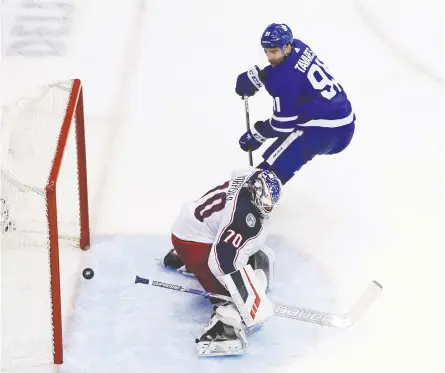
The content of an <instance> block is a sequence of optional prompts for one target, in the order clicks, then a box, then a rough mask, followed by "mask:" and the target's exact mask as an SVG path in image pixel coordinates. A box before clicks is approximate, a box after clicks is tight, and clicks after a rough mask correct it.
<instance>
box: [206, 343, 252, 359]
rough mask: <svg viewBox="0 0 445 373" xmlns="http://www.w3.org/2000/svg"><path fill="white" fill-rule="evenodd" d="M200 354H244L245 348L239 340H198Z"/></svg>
mask: <svg viewBox="0 0 445 373" xmlns="http://www.w3.org/2000/svg"><path fill="white" fill-rule="evenodd" d="M197 350H198V356H231V355H244V354H245V353H246V350H245V348H244V347H243V345H242V344H241V341H239V340H233V341H209V342H207V341H204V342H198V346H197Z"/></svg>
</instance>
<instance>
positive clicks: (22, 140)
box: [0, 79, 90, 365]
mask: <svg viewBox="0 0 445 373" xmlns="http://www.w3.org/2000/svg"><path fill="white" fill-rule="evenodd" d="M73 122H74V123H73ZM84 124H85V123H84V111H83V90H82V84H81V81H80V80H79V79H73V80H69V81H66V82H57V83H54V84H50V85H46V86H44V87H43V88H39V90H38V93H37V94H35V95H34V96H31V97H29V96H26V97H22V98H21V99H20V100H19V101H17V103H16V105H12V109H11V110H10V109H9V108H7V109H6V111H5V112H4V115H3V120H2V132H3V136H2V137H4V138H6V139H7V140H6V142H5V143H4V144H2V145H3V149H2V164H1V171H2V172H1V195H0V197H1V200H0V203H1V206H0V208H1V223H0V230H1V247H2V298H3V299H2V303H3V306H2V318H3V320H2V324H3V328H2V330H3V332H2V334H4V335H2V339H3V346H2V355H3V356H2V360H3V361H5V360H7V359H10V361H11V363H10V364H11V365H14V363H13V362H12V361H14V359H16V360H18V361H19V362H22V363H23V362H25V363H30V364H39V363H54V364H62V362H63V341H62V322H63V321H62V294H61V268H60V264H61V263H60V260H59V259H60V249H61V248H62V247H63V246H69V247H70V249H71V250H76V251H78V250H79V248H80V249H82V250H86V249H87V248H88V247H89V244H90V231H89V217H88V190H87V168H86V167H87V166H86V146H85V126H84ZM73 132H75V136H74V135H73ZM8 135H9V136H8ZM61 171H62V172H61ZM61 175H63V178H60V177H59V176H61ZM61 179H62V180H61ZM59 191H60V193H59ZM76 194H77V195H76ZM66 227H68V228H66ZM39 250H40V254H38V255H40V258H42V257H43V259H40V262H37V261H35V259H34V258H35V256H34V255H37V254H36V252H39ZM76 255H78V254H76ZM11 258H13V260H15V261H13V260H12V259H11ZM17 258H20V259H18V260H20V261H22V262H21V263H20V266H19V267H17V264H18V263H19V262H17ZM34 261H35V262H34ZM29 262H31V263H29ZM22 264H23V265H22ZM40 265H41V267H45V269H44V270H43V269H41V270H39V271H40V272H39V274H40V277H41V278H40V279H37V278H36V276H35V275H34V274H33V275H31V273H34V271H35V267H38V266H40ZM11 266H13V267H16V268H15V269H11V268H10V267H11ZM14 271H15V272H14ZM20 271H23V272H22V273H20ZM48 272H49V273H48ZM62 272H63V267H62ZM8 273H9V278H8V277H7V276H8ZM43 273H44V274H43ZM3 275H5V277H4V276H3ZM26 276H28V280H25V281H27V282H25V284H24V285H22V287H21V288H20V289H19V290H20V291H23V290H24V289H26V290H28V292H27V293H26V292H25V296H23V295H22V294H23V293H18V295H16V294H17V293H16V292H15V290H12V287H13V286H16V283H17V279H19V280H22V279H23V278H24V277H26ZM43 277H46V278H44V279H43ZM8 281H9V283H8ZM43 282H45V285H44V286H43V288H44V291H43V290H40V289H39V291H37V293H38V294H35V293H31V292H30V291H29V288H30V287H32V286H34V285H35V284H37V283H43ZM11 284H12V285H11ZM30 284H31V285H30ZM8 285H11V286H9V287H8ZM48 290H49V296H48ZM8 292H9V293H10V297H9V298H8V297H5V293H6V294H7V293H8ZM18 298H20V299H23V298H33V301H35V300H36V299H38V301H37V303H38V304H39V305H40V304H41V303H43V300H42V298H45V303H48V302H50V305H49V306H48V305H45V313H47V314H48V316H45V317H46V319H45V320H39V319H38V315H39V311H37V310H35V309H34V308H33V307H34V305H32V304H31V300H28V301H26V300H24V301H23V302H22V305H23V304H24V305H25V306H24V307H25V308H29V307H32V309H27V310H25V313H26V312H29V313H31V315H30V316H29V317H30V318H31V319H32V318H33V317H35V318H36V320H32V323H34V324H35V323H42V321H43V323H45V324H46V321H49V323H50V325H45V326H42V327H41V328H43V329H45V336H44V337H42V336H41V335H40V336H35V337H34V336H32V335H30V334H31V333H30V331H29V330H21V331H19V330H14V329H13V328H12V327H10V331H9V334H10V335H9V337H10V338H9V339H8V335H6V333H7V329H8V325H9V323H10V321H11V320H8V319H4V317H7V316H8V315H6V316H5V313H7V314H9V316H10V319H14V318H16V312H20V310H18V309H16V308H17V307H14V306H12V305H11V306H10V309H9V312H5V309H6V307H8V306H7V305H8V302H10V301H18V300H17V299H18ZM27 302H28V303H27ZM5 305H6V306H5ZM19 308H20V307H19ZM36 308H38V307H36ZM22 312H23V311H22ZM34 312H36V313H35V314H33V313H34ZM17 317H18V316H17ZM22 321H23V320H22ZM17 322H18V321H17ZM18 325H19V326H18V329H26V326H25V325H24V324H23V325H22V322H18ZM39 330H40V329H39ZM19 334H20V335H21V336H20V338H21V339H20V338H19V337H17V335H19ZM5 337H6V338H5ZM30 338H31V339H32V338H35V339H34V340H32V341H30V340H29V339H30ZM42 338H44V339H45V341H44V343H42ZM47 339H50V340H49V341H47ZM23 341H25V343H26V344H27V345H32V344H33V345H34V347H36V346H38V345H42V344H43V345H46V347H47V348H46V352H45V353H44V355H45V356H38V354H37V353H33V354H32V355H33V356H32V358H31V359H30V361H27V357H26V356H25V355H26V354H27V348H26V347H25V348H22V347H17V346H18V344H19V343H21V342H23ZM8 342H11V343H10V345H8ZM11 346H13V347H11ZM28 347H29V346H28ZM28 349H29V348H28ZM51 350H52V351H51ZM51 352H52V353H51ZM51 355H52V356H51ZM33 359H36V360H37V361H38V362H37V363H36V362H34V361H33ZM2 365H3V364H2Z"/></svg>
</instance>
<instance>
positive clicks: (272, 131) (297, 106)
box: [261, 39, 355, 137]
mask: <svg viewBox="0 0 445 373" xmlns="http://www.w3.org/2000/svg"><path fill="white" fill-rule="evenodd" d="M293 46H294V48H293V49H292V51H291V53H290V54H289V56H288V57H287V58H286V59H285V60H284V61H283V62H282V63H281V64H279V65H277V66H276V67H272V66H271V65H269V66H267V67H266V68H265V69H264V70H263V71H264V75H265V77H266V78H265V81H264V86H265V88H266V90H267V91H268V92H269V94H270V95H271V96H272V97H273V100H274V104H273V115H272V117H271V118H270V119H269V120H267V121H265V123H267V124H268V127H269V128H265V131H264V128H263V130H262V131H261V132H264V135H265V136H266V137H276V136H280V135H283V134H285V133H289V132H292V131H293V130H294V129H295V128H298V127H329V128H335V127H341V126H344V125H347V124H350V123H351V122H353V121H354V120H355V116H354V113H353V111H352V107H351V104H350V102H349V100H348V97H347V95H346V93H345V91H344V89H343V87H342V86H341V85H340V84H339V83H338V82H337V81H336V80H335V79H334V77H333V76H332V75H331V74H330V73H329V70H328V68H327V67H326V66H325V64H324V63H323V62H322V61H321V60H320V59H319V58H318V57H317V55H316V54H315V53H314V52H313V51H312V50H311V49H310V48H309V46H308V45H306V44H305V43H303V42H302V41H300V40H297V39H294V42H293Z"/></svg>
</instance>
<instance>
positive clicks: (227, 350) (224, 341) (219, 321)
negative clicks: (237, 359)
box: [196, 303, 247, 356]
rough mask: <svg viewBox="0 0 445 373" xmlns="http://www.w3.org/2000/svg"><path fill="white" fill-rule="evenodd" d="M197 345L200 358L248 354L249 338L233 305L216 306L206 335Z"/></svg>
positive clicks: (205, 332)
mask: <svg viewBox="0 0 445 373" xmlns="http://www.w3.org/2000/svg"><path fill="white" fill-rule="evenodd" d="M230 324H232V325H233V326H232V325H230ZM196 343H197V344H198V346H197V352H198V356H227V355H243V354H244V353H245V352H246V349H247V337H246V334H245V333H244V331H243V329H242V326H241V317H240V316H239V314H238V312H237V311H236V309H235V307H234V306H233V304H227V303H224V304H222V305H220V306H215V310H214V313H213V315H212V317H211V319H210V321H209V323H208V324H207V326H206V328H205V330H204V334H203V335H202V336H201V338H199V339H197V340H196Z"/></svg>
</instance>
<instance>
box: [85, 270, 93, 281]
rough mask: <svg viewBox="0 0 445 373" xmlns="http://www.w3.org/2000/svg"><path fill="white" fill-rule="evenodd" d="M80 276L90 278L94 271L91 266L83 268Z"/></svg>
mask: <svg viewBox="0 0 445 373" xmlns="http://www.w3.org/2000/svg"><path fill="white" fill-rule="evenodd" d="M82 276H83V277H84V278H86V279H87V280H91V279H92V278H93V277H94V271H93V270H92V269H91V268H85V269H84V270H83V271H82Z"/></svg>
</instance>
